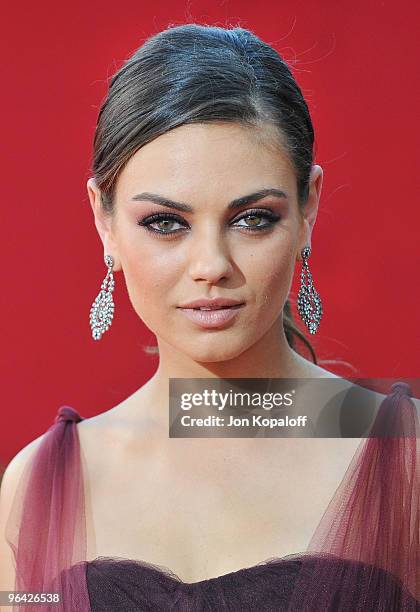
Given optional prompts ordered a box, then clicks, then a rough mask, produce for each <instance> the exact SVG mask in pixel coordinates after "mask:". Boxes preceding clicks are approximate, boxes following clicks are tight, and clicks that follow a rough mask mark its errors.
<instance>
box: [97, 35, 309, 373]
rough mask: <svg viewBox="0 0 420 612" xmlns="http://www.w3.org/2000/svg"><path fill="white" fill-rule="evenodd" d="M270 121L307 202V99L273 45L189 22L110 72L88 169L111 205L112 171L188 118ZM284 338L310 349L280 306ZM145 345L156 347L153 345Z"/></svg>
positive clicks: (251, 123) (250, 123) (109, 208)
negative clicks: (298, 339) (90, 163)
mask: <svg viewBox="0 0 420 612" xmlns="http://www.w3.org/2000/svg"><path fill="white" fill-rule="evenodd" d="M212 121H213V122H215V121H217V122H221V121H223V122H226V121H229V122H233V123H238V124H241V125H243V126H245V127H251V128H252V127H259V126H261V124H267V123H268V124H271V125H272V126H274V127H275V128H277V133H278V137H279V145H281V146H282V147H283V149H285V150H286V152H287V154H288V155H289V158H290V160H291V161H292V164H293V168H294V170H295V174H296V181H297V198H298V205H299V209H300V210H301V212H302V209H303V208H304V206H305V203H306V202H307V198H308V194H309V176H310V172H311V167H312V164H313V155H314V151H313V149H314V130H313V126H312V121H311V116H310V113H309V109H308V106H307V104H306V102H305V99H304V97H303V95H302V92H301V90H300V88H299V86H298V84H297V82H296V81H295V79H294V77H293V75H292V73H291V70H290V68H289V66H288V65H287V63H286V61H285V60H284V59H283V58H282V57H281V56H280V55H279V53H278V52H277V51H276V50H275V49H274V48H273V47H271V46H270V45H269V44H268V43H265V42H264V41H262V40H261V39H260V38H258V36H256V35H255V34H254V33H252V32H251V31H249V30H246V29H243V28H240V27H235V28H222V27H217V26H208V25H200V24H196V23H189V24H184V25H180V26H172V27H168V28H167V29H166V30H163V31H161V32H158V33H157V34H155V35H154V36H152V37H150V38H148V39H147V40H146V41H145V42H144V43H143V44H142V45H141V47H140V48H139V49H137V50H136V51H135V52H134V53H133V55H132V56H131V57H130V58H129V59H128V60H126V61H125V62H124V64H123V65H122V66H121V68H120V69H119V70H118V71H117V72H116V73H115V74H114V75H113V76H112V77H111V79H110V85H109V91H108V94H107V96H106V98H105V100H104V101H103V103H102V106H101V109H100V112H99V116H98V122H97V126H96V131H95V136H94V150H93V162H92V173H93V176H94V178H95V180H96V184H97V186H98V188H99V189H100V191H101V200H102V206H103V209H104V211H105V212H106V213H107V214H109V215H112V214H113V212H114V195H115V186H116V182H117V178H118V175H119V173H120V172H121V171H122V169H123V167H124V165H125V164H126V163H127V161H128V160H129V159H130V157H131V156H132V155H133V154H134V153H135V152H136V151H137V150H138V149H140V148H141V147H142V146H144V145H145V144H147V143H148V142H150V141H152V140H153V139H155V138H157V137H158V136H160V135H162V134H164V133H165V132H168V131H169V130H171V129H173V128H176V127H179V126H181V125H184V124H189V123H209V122H212ZM283 326H284V330H285V335H286V338H287V341H288V343H289V345H290V346H291V347H292V348H293V349H295V348H296V347H295V340H296V338H300V340H301V341H302V342H303V343H304V344H305V346H306V347H307V349H308V350H309V352H310V353H311V357H312V359H313V361H314V363H317V358H316V354H315V351H314V349H313V347H312V345H311V343H310V342H309V340H307V338H306V337H305V336H304V334H303V333H302V332H301V331H300V330H299V329H298V328H297V326H296V325H295V323H294V320H293V315H292V312H291V305H290V297H289V299H288V300H287V301H286V303H285V305H284V308H283ZM147 352H149V353H150V352H157V347H152V350H150V348H149V350H147Z"/></svg>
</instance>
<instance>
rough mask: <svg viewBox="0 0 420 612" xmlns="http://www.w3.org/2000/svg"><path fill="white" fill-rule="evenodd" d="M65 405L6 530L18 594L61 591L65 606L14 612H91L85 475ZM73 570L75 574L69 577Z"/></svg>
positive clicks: (26, 476)
mask: <svg viewBox="0 0 420 612" xmlns="http://www.w3.org/2000/svg"><path fill="white" fill-rule="evenodd" d="M80 420H82V417H80V415H79V414H78V413H77V412H76V411H75V410H73V408H71V407H69V406H62V407H61V408H60V409H59V411H58V413H57V416H56V418H55V421H54V423H53V425H51V427H50V428H49V429H48V431H47V432H46V434H45V435H44V438H43V440H42V441H41V444H40V445H39V446H38V448H37V450H36V451H35V455H34V458H33V460H32V461H31V462H30V463H28V464H27V466H26V468H25V471H24V473H23V475H22V476H21V480H20V483H19V486H18V488H17V490H16V493H15V498H14V500H13V505H12V511H11V513H10V515H9V518H8V522H7V525H6V538H7V540H8V542H9V545H10V546H11V548H12V551H13V554H14V559H15V566H16V581H15V590H16V591H25V592H31V593H34V592H36V593H46V592H51V591H55V592H58V591H60V592H61V594H62V600H63V601H64V604H63V605H62V606H61V605H58V606H57V604H55V605H53V606H50V605H41V604H40V603H36V605H33V606H32V605H28V604H25V605H15V606H14V607H13V612H21V611H22V612H46V611H47V610H48V611H49V610H55V611H59V610H66V612H70V611H71V612H74V611H75V610H80V611H83V612H90V608H89V597H88V591H87V585H86V578H85V576H86V568H85V563H84V561H85V560H86V521H85V501H84V486H83V472H82V469H81V457H80V448H79V438H78V432H77V430H76V422H78V421H80ZM72 566H73V569H72V572H69V573H68V572H66V570H68V569H70V568H71V567H72Z"/></svg>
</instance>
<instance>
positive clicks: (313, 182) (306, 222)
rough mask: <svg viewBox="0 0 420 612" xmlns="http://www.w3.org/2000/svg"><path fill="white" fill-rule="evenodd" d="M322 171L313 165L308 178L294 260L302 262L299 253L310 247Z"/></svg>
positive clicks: (319, 194) (319, 167) (320, 188)
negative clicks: (307, 190)
mask: <svg viewBox="0 0 420 612" xmlns="http://www.w3.org/2000/svg"><path fill="white" fill-rule="evenodd" d="M323 175H324V173H323V170H322V168H321V166H318V165H316V164H314V165H313V166H312V168H311V174H310V177H309V195H308V200H307V202H306V204H305V206H304V208H303V220H302V226H301V232H300V236H299V243H298V252H297V254H296V259H297V260H298V261H302V256H301V251H302V249H303V247H305V246H311V235H312V230H313V227H314V225H315V220H316V217H317V214H318V206H319V200H320V197H321V191H322V181H323Z"/></svg>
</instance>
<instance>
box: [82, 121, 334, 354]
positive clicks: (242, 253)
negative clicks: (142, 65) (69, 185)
mask: <svg viewBox="0 0 420 612" xmlns="http://www.w3.org/2000/svg"><path fill="white" fill-rule="evenodd" d="M271 129H272V128H269V127H267V128H266V131H264V132H263V131H261V130H257V129H255V128H254V129H252V130H251V129H246V128H243V127H242V126H239V125H237V124H214V123H212V124H194V125H184V126H181V127H178V128H176V129H174V130H172V131H170V132H168V133H166V134H164V135H162V136H160V137H158V138H156V139H155V140H154V141H152V142H151V143H149V144H147V145H145V146H144V147H142V148H141V149H140V150H139V151H137V152H136V153H135V154H134V155H133V156H132V157H131V158H130V160H129V161H128V163H127V164H126V166H125V167H124V169H123V171H122V172H121V174H120V176H119V178H118V182H117V186H116V197H115V215H114V217H113V218H112V220H111V219H110V218H106V216H104V215H103V214H102V212H101V210H100V207H99V197H98V193H99V192H98V191H97V189H96V187H95V185H94V182H92V179H90V180H89V182H88V192H89V197H90V200H91V204H92V207H93V208H94V212H95V218H96V225H97V228H98V231H99V233H100V235H101V238H102V240H103V243H104V247H105V249H104V252H105V253H109V254H111V255H113V257H114V260H115V267H114V270H115V271H117V270H119V269H121V268H122V270H123V273H124V277H125V280H126V284H127V290H128V294H129V296H130V300H131V303H132V305H133V307H134V309H135V311H136V312H137V314H138V316H139V317H140V318H141V319H142V320H143V322H144V323H145V324H146V325H147V327H148V328H149V329H150V330H151V331H152V332H153V333H154V334H155V335H156V337H157V340H158V343H167V344H168V345H170V346H171V347H173V348H174V349H176V350H177V351H181V352H182V353H184V354H187V355H189V356H190V357H191V358H192V359H194V360H195V361H199V362H215V361H221V360H227V359H232V358H234V357H235V356H238V355H239V354H240V353H242V352H243V351H244V350H246V349H248V348H249V347H251V346H252V345H253V344H254V343H256V342H258V341H259V340H261V338H262V337H263V336H264V335H265V334H267V333H270V330H272V329H273V328H274V326H277V327H278V325H279V322H280V323H281V319H280V321H279V318H281V316H282V309H283V306H284V303H285V301H286V299H287V296H288V294H289V290H290V286H291V282H292V278H293V271H294V265H295V261H296V259H297V258H300V250H301V249H302V247H303V246H305V245H309V244H310V234H311V230H312V226H313V223H314V221H315V217H316V212H317V205H318V199H319V195H320V191H321V184H322V169H321V168H320V167H319V166H314V167H313V176H312V178H311V190H310V198H309V200H308V204H307V209H306V210H305V216H302V215H301V214H300V213H299V210H298V203H297V192H296V177H295V173H294V170H293V167H292V165H291V163H290V161H289V159H288V157H287V155H286V154H285V153H284V152H283V151H282V150H280V149H279V145H277V146H274V144H273V143H274V138H275V134H274V132H273V131H270V130H271ZM263 190H277V192H276V193H272V194H269V195H266V196H265V197H262V198H261V197H260V198H258V199H257V196H256V197H255V198H253V199H251V200H249V201H246V202H245V201H243V202H242V204H241V205H237V206H232V205H231V206H230V204H231V203H232V202H234V201H237V200H238V199H239V198H244V197H245V196H250V195H251V194H256V193H257V194H258V193H260V192H262V191H263ZM281 192H283V193H284V196H282V193H281ZM142 194H143V195H142ZM157 197H159V198H165V199H166V200H171V201H173V202H175V203H178V204H182V206H181V208H183V209H185V208H186V207H188V210H179V209H175V208H173V207H170V206H165V205H164V204H162V203H158V201H157ZM152 200H155V201H152ZM152 215H158V217H157V218H156V217H155V218H152ZM213 297H222V298H230V299H233V300H238V301H239V302H241V303H243V305H242V306H241V307H240V308H238V309H237V310H236V312H235V315H234V316H233V317H232V318H231V319H230V320H228V321H225V322H224V323H221V324H220V325H219V324H218V323H216V324H214V323H213V327H210V326H208V325H207V324H206V323H205V324H204V326H203V324H199V323H197V322H196V321H194V320H191V318H190V317H189V316H188V314H187V312H185V311H184V310H182V309H181V308H180V306H181V305H182V304H185V303H186V302H190V301H192V300H197V299H200V298H210V299H211V298H213ZM189 312H190V311H189ZM197 316H201V315H197ZM203 316H205V315H203ZM214 325H216V326H214ZM276 333H278V332H276Z"/></svg>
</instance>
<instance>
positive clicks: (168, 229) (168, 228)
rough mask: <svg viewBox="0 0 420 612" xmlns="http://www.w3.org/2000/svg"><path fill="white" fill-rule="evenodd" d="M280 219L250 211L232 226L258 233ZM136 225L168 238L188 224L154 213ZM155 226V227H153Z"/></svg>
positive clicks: (271, 214) (258, 211)
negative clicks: (263, 221) (240, 223)
mask: <svg viewBox="0 0 420 612" xmlns="http://www.w3.org/2000/svg"><path fill="white" fill-rule="evenodd" d="M263 219H266V220H267V221H266V223H263V224H261V220H263ZM279 219H280V216H279V215H277V214H275V213H274V212H272V211H271V210H268V209H263V210H250V211H247V213H246V215H242V217H239V218H237V219H236V220H235V221H233V222H232V225H236V227H238V228H240V229H241V230H242V229H244V230H246V231H250V232H258V231H261V230H266V229H268V228H271V227H273V225H274V224H275V223H277V221H278V220H279ZM238 221H244V222H245V224H244V225H237V223H238ZM137 224H138V225H140V226H142V227H144V228H145V229H146V230H147V231H149V232H152V233H154V234H155V235H157V236H158V237H164V238H165V237H170V236H174V235H175V234H179V233H182V232H183V231H184V229H185V228H188V224H187V223H186V222H185V221H184V220H183V219H182V218H181V217H178V216H177V215H174V214H172V213H156V214H154V215H150V216H149V217H146V218H145V219H139V220H138V221H137ZM176 224H178V225H180V226H181V228H175V229H174V225H176ZM154 225H155V227H153V226H154Z"/></svg>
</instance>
